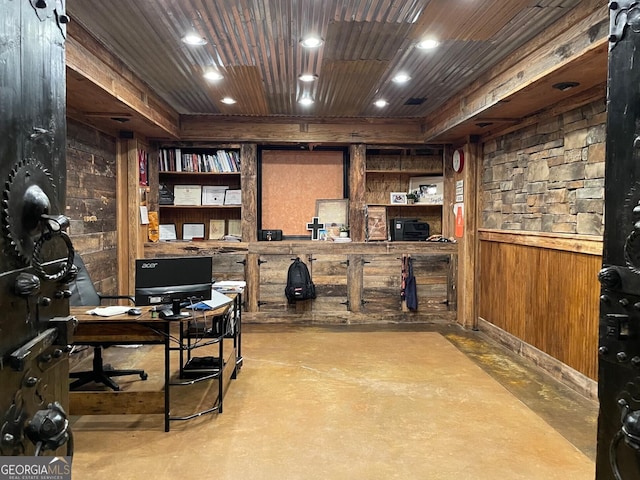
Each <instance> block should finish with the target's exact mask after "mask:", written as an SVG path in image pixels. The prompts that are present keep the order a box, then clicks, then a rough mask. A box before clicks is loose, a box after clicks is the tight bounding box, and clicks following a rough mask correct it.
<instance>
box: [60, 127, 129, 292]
mask: <svg viewBox="0 0 640 480" xmlns="http://www.w3.org/2000/svg"><path fill="white" fill-rule="evenodd" d="M66 157H67V172H66V173H67V192H66V193H67V206H66V210H65V214H66V215H67V216H68V217H69V220H70V223H71V227H70V229H69V234H70V236H71V240H72V241H73V245H74V248H75V249H76V251H77V252H78V253H80V254H81V255H82V258H83V260H84V263H85V265H86V266H87V270H88V271H89V274H90V275H91V280H92V281H93V282H94V283H95V285H96V288H97V289H98V291H100V292H102V293H104V294H115V293H117V291H118V271H117V265H118V262H117V249H116V247H117V241H118V236H117V222H116V139H115V138H114V137H111V136H109V135H105V134H104V133H101V132H99V131H98V130H95V129H93V128H92V127H89V126H87V125H84V124H81V123H78V122H75V121H73V120H71V119H67V149H66Z"/></svg>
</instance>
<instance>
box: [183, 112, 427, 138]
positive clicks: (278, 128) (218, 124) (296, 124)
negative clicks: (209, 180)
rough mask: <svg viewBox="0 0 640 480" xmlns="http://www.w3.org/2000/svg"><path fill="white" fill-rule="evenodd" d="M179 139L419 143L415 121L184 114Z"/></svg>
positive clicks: (421, 133)
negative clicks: (241, 117) (330, 119)
mask: <svg viewBox="0 0 640 480" xmlns="http://www.w3.org/2000/svg"><path fill="white" fill-rule="evenodd" d="M181 127H182V129H181V131H180V138H181V139H183V140H203V139H204V140H212V141H214V140H217V141H230V142H264V143H307V142H311V143H326V144H331V143H334V144H345V143H380V144H404V143H412V144H415V143H418V144H419V143H422V140H421V139H422V138H423V137H424V133H423V131H422V127H421V122H419V121H418V120H390V119H386V120H385V119H375V120H374V119H369V120H363V119H335V120H334V121H326V120H318V119H316V120H301V119H284V118H283V119H274V118H253V117H251V118H247V117H245V118H243V119H239V118H234V117H219V116H207V115H193V116H189V115H183V116H182V117H181Z"/></svg>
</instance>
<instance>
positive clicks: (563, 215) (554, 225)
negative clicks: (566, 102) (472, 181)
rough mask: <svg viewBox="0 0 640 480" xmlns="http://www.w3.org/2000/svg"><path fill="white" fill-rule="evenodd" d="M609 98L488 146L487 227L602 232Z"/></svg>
mask: <svg viewBox="0 0 640 480" xmlns="http://www.w3.org/2000/svg"><path fill="white" fill-rule="evenodd" d="M605 140H606V104H605V100H604V99H602V100H601V101H597V102H593V103H591V104H588V105H586V106H583V107H580V108H576V109H575V110H572V111H569V112H567V113H564V114H562V115H559V116H557V117H553V118H550V119H548V120H544V121H541V122H540V123H538V124H535V125H532V126H530V127H526V128H523V129H521V130H518V131H516V132H513V133H509V134H507V135H505V136H503V137H499V138H497V139H495V140H490V141H488V142H486V143H485V144H484V152H483V169H482V172H483V173H482V186H481V195H482V227H483V228H491V229H504V230H525V231H533V232H553V233H573V234H585V235H602V232H603V228H604V223H603V215H604V161H605Z"/></svg>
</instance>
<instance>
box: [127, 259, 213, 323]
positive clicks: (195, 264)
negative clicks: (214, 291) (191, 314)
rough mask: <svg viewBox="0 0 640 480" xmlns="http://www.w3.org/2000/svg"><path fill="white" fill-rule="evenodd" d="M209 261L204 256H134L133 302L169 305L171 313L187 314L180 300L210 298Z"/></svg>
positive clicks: (182, 301)
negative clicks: (139, 257) (134, 283)
mask: <svg viewBox="0 0 640 480" xmlns="http://www.w3.org/2000/svg"><path fill="white" fill-rule="evenodd" d="M212 265H213V259H212V257H203V256H192V257H167V258H162V257H160V258H144V259H137V260H136V288H135V301H136V305H171V309H172V315H170V316H173V317H175V318H176V319H178V318H183V317H184V316H187V314H181V312H180V309H181V308H182V306H183V304H184V305H187V304H188V303H191V302H193V303H198V302H200V301H202V300H211V284H212V277H211V270H212ZM165 318H168V317H167V316H165Z"/></svg>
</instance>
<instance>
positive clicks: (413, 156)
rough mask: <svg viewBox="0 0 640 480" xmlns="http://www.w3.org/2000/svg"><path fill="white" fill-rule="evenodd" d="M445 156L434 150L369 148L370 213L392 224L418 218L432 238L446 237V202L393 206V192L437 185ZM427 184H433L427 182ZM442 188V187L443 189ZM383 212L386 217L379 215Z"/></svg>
mask: <svg viewBox="0 0 640 480" xmlns="http://www.w3.org/2000/svg"><path fill="white" fill-rule="evenodd" d="M443 172H444V163H443V152H442V150H440V149H434V148H392V147H390V148H384V147H380V148H367V152H366V168H365V203H366V205H367V209H368V210H369V211H371V212H372V213H373V212H376V213H375V214H376V215H381V218H383V221H385V222H386V223H387V225H388V226H389V223H390V221H391V219H393V218H417V219H418V220H419V221H423V222H427V223H428V224H429V226H430V232H431V234H441V233H442V213H443V212H442V202H440V203H434V202H431V203H427V202H426V201H421V200H418V201H416V202H415V203H412V204H409V203H407V204H399V203H392V201H391V193H392V192H409V190H410V189H413V188H415V187H416V182H418V180H419V179H425V180H427V179H433V180H434V181H437V180H438V178H440V177H442V176H443ZM424 183H429V182H427V181H425V182H424ZM440 188H441V187H440ZM381 211H383V213H379V212H381Z"/></svg>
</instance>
